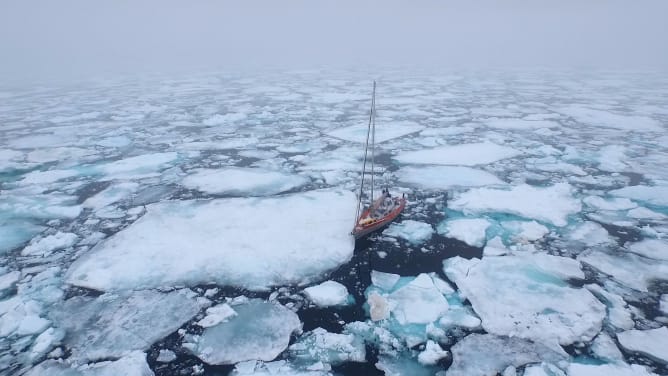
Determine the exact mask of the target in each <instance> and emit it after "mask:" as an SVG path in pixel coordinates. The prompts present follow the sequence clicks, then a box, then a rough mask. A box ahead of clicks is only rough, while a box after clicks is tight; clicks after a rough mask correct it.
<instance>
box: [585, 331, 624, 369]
mask: <svg viewBox="0 0 668 376" xmlns="http://www.w3.org/2000/svg"><path fill="white" fill-rule="evenodd" d="M591 351H592V352H593V353H594V355H595V356H596V358H598V359H601V360H604V361H606V362H611V363H624V356H623V355H622V352H621V351H619V349H618V348H617V344H616V343H615V341H614V340H613V339H612V338H611V337H610V336H609V335H608V334H606V333H605V332H601V333H600V334H599V335H597V336H596V338H595V339H594V341H593V342H592V344H591Z"/></svg>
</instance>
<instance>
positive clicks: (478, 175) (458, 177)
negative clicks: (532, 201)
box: [396, 166, 504, 191]
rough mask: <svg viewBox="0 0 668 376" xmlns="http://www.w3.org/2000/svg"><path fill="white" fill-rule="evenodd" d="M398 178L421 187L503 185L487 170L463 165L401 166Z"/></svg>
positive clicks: (435, 188)
mask: <svg viewBox="0 0 668 376" xmlns="http://www.w3.org/2000/svg"><path fill="white" fill-rule="evenodd" d="M396 175H397V176H398V178H399V180H400V181H402V182H404V183H407V184H410V185H412V186H416V187H419V188H423V189H430V190H439V191H440V190H445V189H450V188H457V187H482V186H488V185H503V184H504V182H503V181H502V180H500V179H499V178H497V177H496V176H495V175H493V174H490V173H489V172H487V171H483V170H478V169H475V168H471V167H464V166H422V167H409V166H407V167H402V168H400V169H399V171H397V172H396Z"/></svg>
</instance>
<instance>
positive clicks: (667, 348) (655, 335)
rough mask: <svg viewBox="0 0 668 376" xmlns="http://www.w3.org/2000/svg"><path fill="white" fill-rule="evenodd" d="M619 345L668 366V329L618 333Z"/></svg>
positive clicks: (663, 327)
mask: <svg viewBox="0 0 668 376" xmlns="http://www.w3.org/2000/svg"><path fill="white" fill-rule="evenodd" d="M617 340H619V344H620V345H621V346H622V347H623V348H625V349H626V350H628V351H633V352H638V353H641V354H643V355H645V356H648V357H650V358H652V359H654V360H656V361H659V362H661V363H664V364H668V328H666V327H665V326H662V327H660V328H657V329H649V330H635V329H634V330H627V331H625V332H621V333H617Z"/></svg>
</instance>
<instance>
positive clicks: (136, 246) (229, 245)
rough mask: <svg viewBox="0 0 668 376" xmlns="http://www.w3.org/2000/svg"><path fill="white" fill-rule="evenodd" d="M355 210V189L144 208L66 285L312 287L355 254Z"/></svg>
mask: <svg viewBox="0 0 668 376" xmlns="http://www.w3.org/2000/svg"><path fill="white" fill-rule="evenodd" d="M354 206H355V199H354V195H353V194H352V193H351V192H347V191H330V190H325V191H312V192H305V193H300V194H294V195H289V196H284V197H278V198H263V199H260V198H234V199H218V200H196V201H173V202H160V203H156V204H151V205H147V207H146V209H147V213H146V214H145V215H144V216H143V217H141V218H140V219H139V220H138V221H137V222H135V223H134V224H132V225H131V226H130V227H128V228H126V229H124V230H123V231H121V232H119V233H117V234H115V235H114V236H112V237H111V238H108V239H107V240H105V241H104V242H102V243H101V244H99V245H98V246H96V247H95V248H94V249H93V250H91V251H90V252H88V253H86V254H84V255H83V256H82V257H81V258H80V259H78V260H77V261H76V262H75V263H74V264H73V265H72V266H71V267H70V270H69V271H68V274H67V281H68V282H69V283H71V284H74V285H79V286H84V287H89V288H93V289H99V290H105V291H106V290H126V289H137V288H149V287H161V286H174V285H180V284H188V285H196V284H199V283H211V282H216V283H218V284H221V285H234V286H240V287H245V288H249V289H256V290H258V289H259V290H263V289H267V288H268V287H270V286H275V285H283V284H301V285H303V284H307V283H310V282H313V281H314V280H317V279H319V278H320V276H321V275H322V273H323V272H326V271H329V270H332V269H334V268H336V267H337V266H339V265H340V264H342V263H344V262H346V261H347V260H349V259H350V257H351V256H352V252H353V240H352V237H351V236H350V235H349V234H350V226H351V225H350V218H351V217H350V215H351V211H350V210H351V208H353V207H354ZM288 213H289V215H290V220H289V221H287V220H285V216H286V215H287V214H288ZM304 229H309V230H308V231H304ZM185 249H187V250H188V258H186V259H184V258H183V257H182V255H183V250H185ZM248 260H253V262H248Z"/></svg>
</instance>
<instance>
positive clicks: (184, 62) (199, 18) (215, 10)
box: [0, 0, 668, 81]
mask: <svg viewBox="0 0 668 376" xmlns="http://www.w3.org/2000/svg"><path fill="white" fill-rule="evenodd" d="M0 54H1V55H0V78H2V79H6V80H12V81H14V80H24V79H25V80H39V79H47V78H65V79H67V78H84V77H87V76H91V75H107V74H114V73H142V72H169V71H179V72H188V71H194V70H209V69H223V70H224V69H237V68H240V67H242V68H246V69H248V68H249V67H250V69H254V68H258V69H259V68H264V67H287V68H291V67H294V68H309V67H314V66H321V65H326V66H334V67H339V66H343V67H345V66H370V67H373V66H377V65H390V66H392V65H402V66H414V67H416V68H423V67H427V68H431V67H442V68H452V69H461V68H475V69H481V68H482V69H484V68H489V67H492V68H531V67H537V66H538V67H547V68H559V69H563V68H568V69H571V68H582V67H583V68H587V69H592V68H593V69H620V68H621V69H661V70H668V1H665V0H637V1H631V0H628V1H619V0H610V1H603V0H561V1H556V0H508V1H483V0H473V1H446V0H444V1H433V0H415V1H393V0H387V1H363V0H360V1H348V0H342V1H328V0H323V1H317V0H309V1H306V0H303V1H302V0H286V1H260V0H244V1H208V0H202V1H171V0H165V1H153V0H152V1H140V0H132V1H130V0H116V1H111V0H99V1H93V0H80V1H79V0H63V1H50V0H49V1H33V0H16V1H15V0H3V1H1V2H0Z"/></svg>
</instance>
